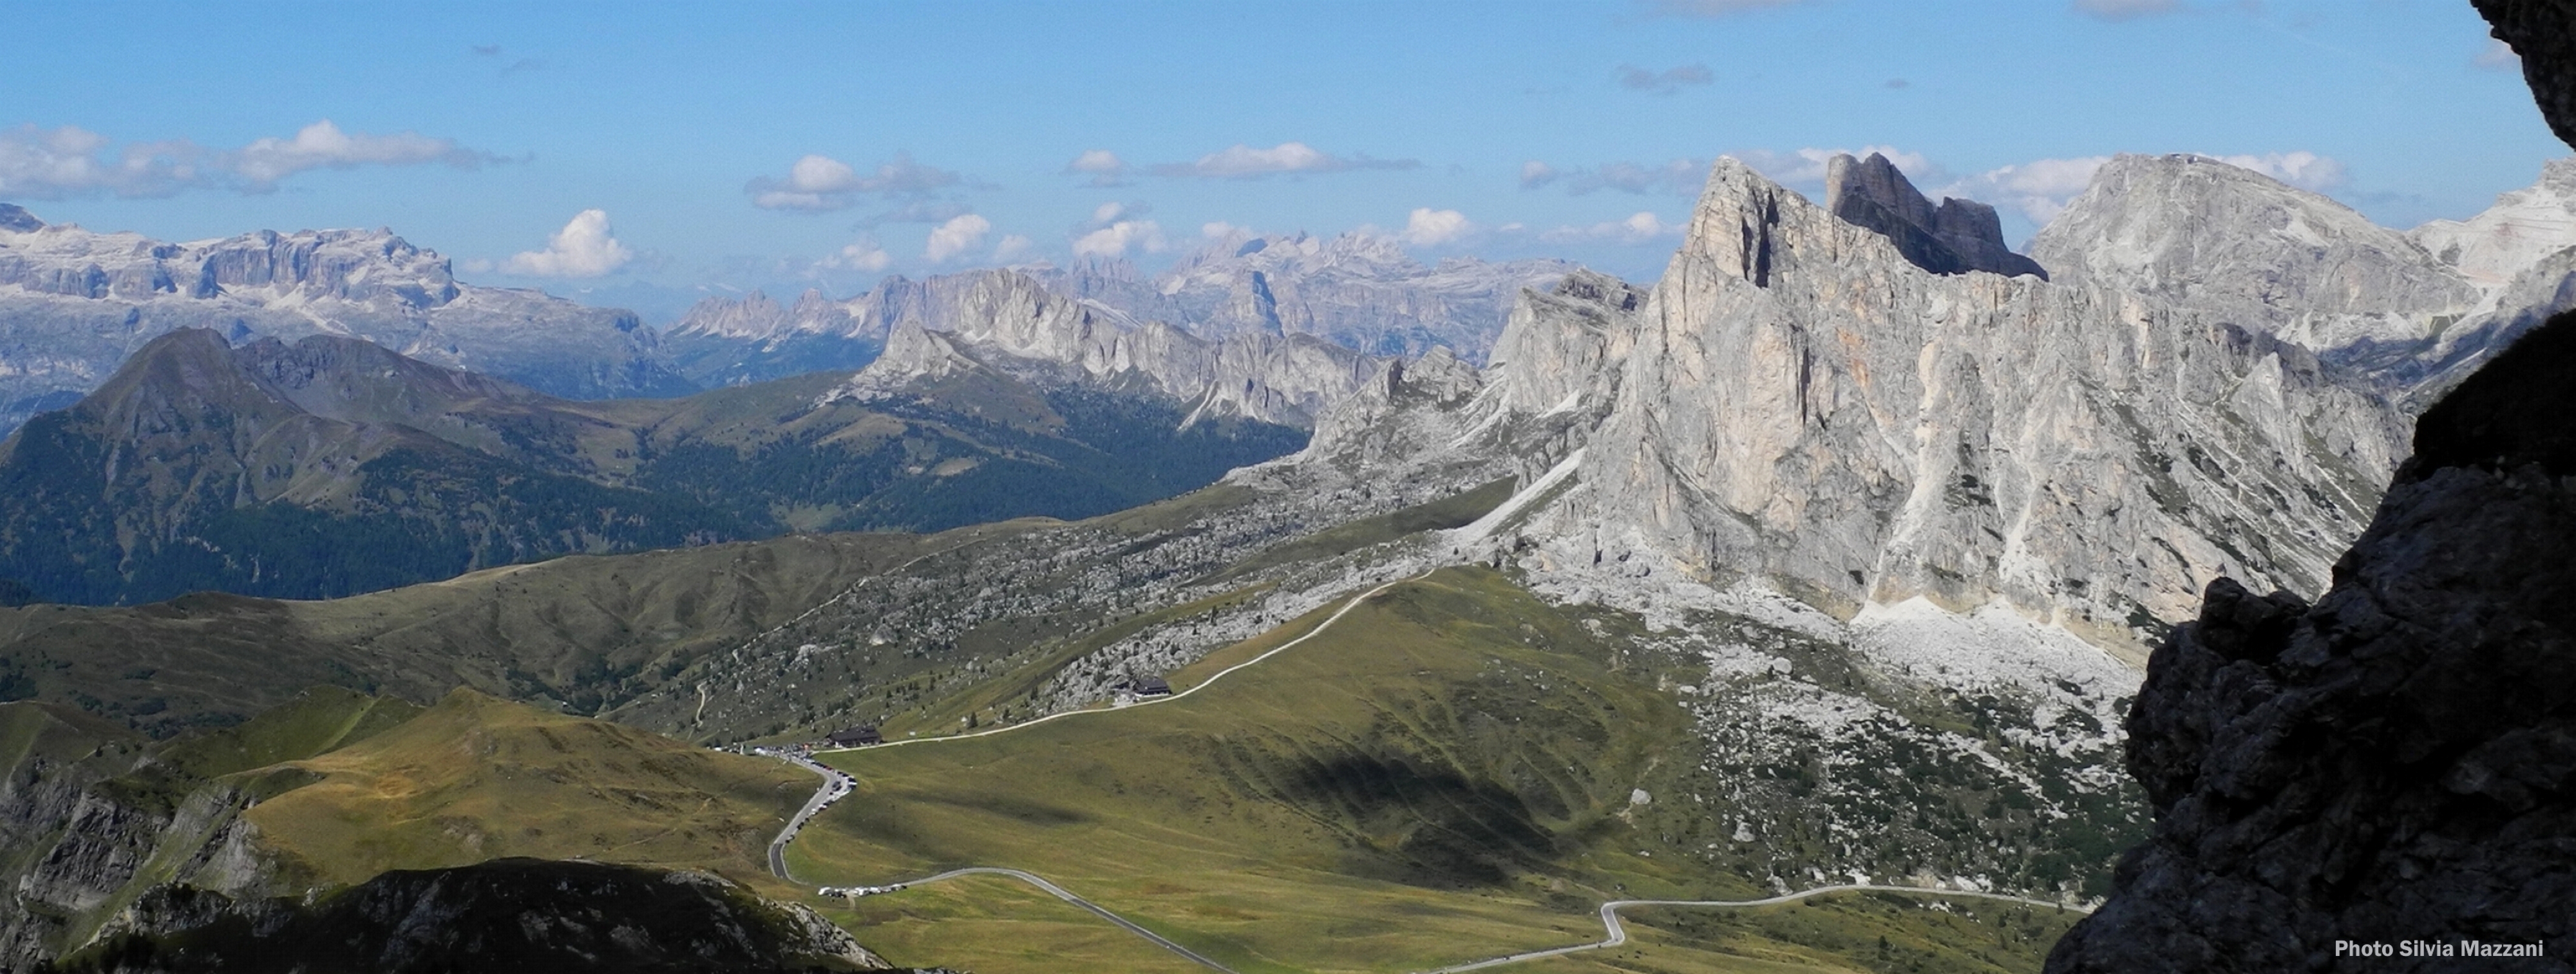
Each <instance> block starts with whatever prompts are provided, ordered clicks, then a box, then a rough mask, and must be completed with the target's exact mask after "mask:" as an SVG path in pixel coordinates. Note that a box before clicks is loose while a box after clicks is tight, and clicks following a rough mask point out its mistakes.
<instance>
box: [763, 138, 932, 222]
mask: <svg viewBox="0 0 2576 974" xmlns="http://www.w3.org/2000/svg"><path fill="white" fill-rule="evenodd" d="M961 181H962V180H961V178H960V177H959V176H958V175H957V174H956V173H954V172H950V171H948V170H946V169H940V168H937V167H934V166H925V165H922V164H920V163H917V162H914V161H912V155H911V154H910V153H904V152H897V153H895V154H894V159H893V160H892V161H889V162H885V163H882V164H880V165H878V166H877V168H876V170H875V171H874V172H869V173H864V174H862V173H861V172H859V170H858V169H857V167H854V166H852V165H850V164H849V163H846V162H842V161H841V160H838V159H834V158H832V157H830V156H825V155H807V156H804V157H802V158H799V159H797V160H796V162H795V163H794V164H792V165H790V166H788V167H787V176H786V178H784V179H778V178H772V177H769V176H760V177H757V178H754V179H753V180H752V181H751V182H749V183H746V184H744V185H743V192H745V193H748V194H750V195H751V205H753V206H757V207H760V208H761V209H764V210H804V211H807V212H811V213H821V212H826V211H830V210H843V209H848V208H850V207H851V206H854V205H857V204H858V202H859V201H860V199H861V198H862V197H866V196H871V195H873V196H881V197H885V198H889V199H891V198H904V199H911V200H916V201H919V200H923V199H926V198H928V197H929V196H930V195H932V194H933V193H936V192H938V191H939V190H942V189H946V188H948V187H950V186H954V185H957V184H958V183H959V182H961Z"/></svg>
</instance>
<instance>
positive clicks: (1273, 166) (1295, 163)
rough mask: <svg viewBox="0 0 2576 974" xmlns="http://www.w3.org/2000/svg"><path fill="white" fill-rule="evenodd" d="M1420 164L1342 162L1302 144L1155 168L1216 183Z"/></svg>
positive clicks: (1239, 148) (1243, 148) (1244, 149)
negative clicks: (1200, 177)
mask: <svg viewBox="0 0 2576 974" xmlns="http://www.w3.org/2000/svg"><path fill="white" fill-rule="evenodd" d="M1421 164H1422V163H1421V162H1419V161H1417V160H1413V159H1373V158H1370V157H1368V156H1351V157H1349V158H1344V157H1341V156H1336V155H1333V154H1331V153H1327V152H1323V151H1320V150H1318V149H1316V148H1315V147H1313V146H1310V145H1307V144H1306V143H1303V142H1282V143H1279V144H1278V145H1275V146H1272V147H1270V148H1267V149H1255V148H1253V147H1251V146H1248V145H1241V144H1238V145H1235V146H1232V147H1230V148H1227V149H1224V150H1221V151H1217V152H1211V153H1208V154H1207V155H1203V156H1200V157H1199V158H1198V161H1196V162H1173V163H1165V164H1163V165H1159V166H1155V167H1154V170H1153V171H1154V173H1155V174H1156V175H1162V176H1203V177H1209V178H1217V179H1257V178H1260V177H1262V176H1269V175H1273V174H1276V173H1326V172H1347V171H1350V170H1354V169H1412V168H1414V167H1416V166H1420V165H1421Z"/></svg>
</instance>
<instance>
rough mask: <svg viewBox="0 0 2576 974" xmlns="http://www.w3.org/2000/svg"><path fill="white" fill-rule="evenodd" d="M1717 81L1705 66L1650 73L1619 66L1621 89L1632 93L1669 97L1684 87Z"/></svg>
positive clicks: (1682, 67) (1694, 65)
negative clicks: (1644, 92) (1642, 92)
mask: <svg viewBox="0 0 2576 974" xmlns="http://www.w3.org/2000/svg"><path fill="white" fill-rule="evenodd" d="M1715 80H1717V77H1716V76H1715V75H1713V74H1711V73H1710V72H1709V70H1708V65H1705V64H1685V65H1682V66H1681V67H1678V68H1667V69H1665V70H1662V71H1649V70H1647V69H1645V68H1641V67H1638V66H1636V65H1633V64H1622V65H1620V66H1619V87H1622V88H1626V89H1629V90H1631V91H1648V92H1653V93H1655V94H1658V95H1669V94H1672V93H1674V92H1677V91H1680V90H1682V86H1683V85H1704V84H1708V83H1710V82H1712V81H1715Z"/></svg>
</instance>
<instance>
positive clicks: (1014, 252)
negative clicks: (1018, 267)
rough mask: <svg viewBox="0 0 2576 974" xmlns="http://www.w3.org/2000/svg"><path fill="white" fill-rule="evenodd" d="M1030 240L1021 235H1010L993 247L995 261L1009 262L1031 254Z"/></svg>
mask: <svg viewBox="0 0 2576 974" xmlns="http://www.w3.org/2000/svg"><path fill="white" fill-rule="evenodd" d="M1030 242H1031V241H1030V240H1029V238H1027V237H1023V236H1020V235H1019V234H1016V233H1014V234H1008V235H1006V236H1004V237H1003V238H1002V242H1000V243H997V244H994V245H993V259H994V260H1000V261H1007V260H1011V259H1013V258H1016V257H1018V256H1020V255H1021V254H1025V253H1028V252H1029V244H1030Z"/></svg>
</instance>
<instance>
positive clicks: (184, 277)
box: [0, 204, 696, 428]
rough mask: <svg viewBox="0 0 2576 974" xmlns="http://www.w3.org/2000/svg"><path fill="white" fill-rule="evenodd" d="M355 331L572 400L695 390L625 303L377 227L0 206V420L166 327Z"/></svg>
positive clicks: (91, 375)
mask: <svg viewBox="0 0 2576 974" xmlns="http://www.w3.org/2000/svg"><path fill="white" fill-rule="evenodd" d="M186 327H195V328H211V329H214V330H216V331H219V332H222V333H223V334H225V335H226V336H228V337H230V338H233V339H235V340H240V339H245V338H250V337H254V336H263V335H264V336H274V337H278V338H285V339H295V338H300V337H303V336H306V335H317V334H318V335H346V336H350V337H355V338H363V339H366V340H368V341H371V342H375V343H376V344H379V345H383V346H385V347H387V348H391V349H394V350H396V351H399V352H402V353H404V354H406V355H410V356H412V357H414V358H418V359H421V360H423V361H427V362H431V363H435V364H439V365H446V366H451V367H455V368H461V369H466V370H470V371H475V372H480V373H483V374H486V375H492V376H497V377H500V378H505V379H509V380H511V381H513V382H517V383H519V384H521V385H525V386H527V387H529V388H532V389H537V390H540V391H543V392H546V393H549V394H552V395H558V396H564V397H567V398H576V399H598V398H606V397H611V396H672V395H682V394H686V393H688V392H692V391H695V388H696V387H695V386H694V385H693V384H691V383H690V382H688V381H687V380H685V379H682V378H680V377H679V375H678V374H677V373H675V372H673V371H672V370H671V369H670V368H669V367H668V366H667V365H666V364H665V363H664V362H663V360H662V353H661V350H660V347H659V344H660V343H659V337H658V336H657V335H655V334H654V333H653V331H652V330H651V329H648V328H645V327H643V326H642V325H641V324H640V323H639V322H638V321H637V320H636V318H635V316H634V315H633V314H630V313H628V312H624V311H617V310H613V309H602V308H591V307H585V306H582V305H579V304H575V303H573V302H570V301H564V300H561V299H557V298H553V297H549V296H547V295H545V294H543V293H540V292H536V291H523V290H513V289H506V288H484V287H474V286H471V285H465V284H460V283H458V282H457V281H456V279H455V277H454V276H453V274H452V273H451V272H450V268H449V264H448V260H447V259H446V258H444V257H441V256H439V255H438V254H436V253H434V252H431V251H426V250H421V249H419V248H417V247H414V246H412V245H411V244H409V243H407V242H405V241H404V240H403V239H402V238H400V237H396V236H394V235H393V234H391V233H389V232H386V231H381V230H377V231H365V230H306V231H301V232H298V233H294V234H278V233H273V232H270V231H265V230H263V231H259V232H257V233H249V234H243V235H241V236H237V237H227V238H224V239H221V240H202V241H195V242H191V243H165V242H162V241H157V240H151V239H148V238H145V237H143V236H141V235H139V234H134V233H95V232H92V231H89V230H84V229H82V228H80V227H77V226H71V225H62V226H49V225H47V224H45V223H44V222H43V221H41V220H38V219H36V218H35V217H34V216H32V215H30V214H28V213H27V211H25V210H23V209H20V208H18V207H16V206H11V205H7V204H0V362H5V363H6V364H7V366H8V368H6V369H0V428H5V427H9V426H15V425H16V424H17V423H20V422H23V421H25V419H26V417H27V416H29V415H32V414H34V413H35V412H37V411H39V410H43V409H49V408H58V407H60V406H63V405H67V404H69V403H70V402H71V401H72V400H74V399H77V398H79V396H80V394H81V393H85V392H87V391H89V390H90V389H91V388H94V387H95V386H97V385H98V383H99V382H101V381H102V380H104V379H105V378H106V377H107V375H108V374H109V373H110V372H113V371H115V369H116V367H117V364H118V363H120V362H122V361H124V360H125V357H126V356H127V355H128V354H131V353H132V352H134V351H135V350H137V349H139V348H141V347H142V346H143V345H144V343H146V342H149V341H151V340H152V339H153V338H154V337H157V336H159V335H161V334H163V333H165V332H168V331H170V330H172V329H174V328H186Z"/></svg>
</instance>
